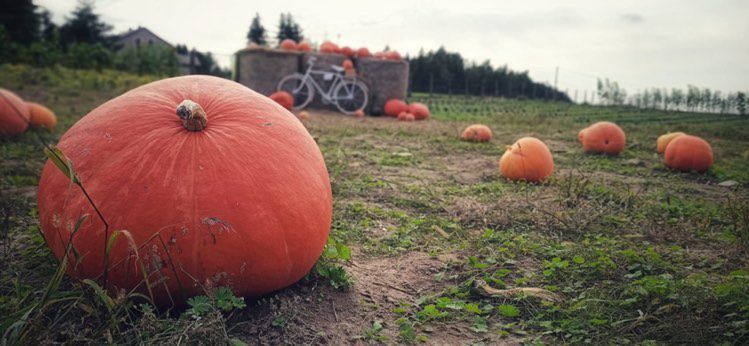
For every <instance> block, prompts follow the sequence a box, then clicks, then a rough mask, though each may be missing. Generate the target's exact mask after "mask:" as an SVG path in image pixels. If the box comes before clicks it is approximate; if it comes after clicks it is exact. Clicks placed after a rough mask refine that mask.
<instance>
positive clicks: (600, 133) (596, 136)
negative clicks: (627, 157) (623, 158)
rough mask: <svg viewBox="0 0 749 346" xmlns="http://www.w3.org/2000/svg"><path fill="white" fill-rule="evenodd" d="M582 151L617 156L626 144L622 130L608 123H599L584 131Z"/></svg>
mask: <svg viewBox="0 0 749 346" xmlns="http://www.w3.org/2000/svg"><path fill="white" fill-rule="evenodd" d="M584 131H585V132H584V135H583V149H584V150H585V151H586V152H592V153H603V154H606V155H617V154H619V153H620V152H621V151H622V150H624V146H625V145H626V144H627V137H626V136H625V135H624V131H622V129H621V128H620V127H619V126H618V125H616V124H614V123H612V122H608V121H600V122H597V123H595V124H593V125H590V126H589V127H588V128H587V129H586V130H584Z"/></svg>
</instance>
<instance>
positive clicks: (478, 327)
mask: <svg viewBox="0 0 749 346" xmlns="http://www.w3.org/2000/svg"><path fill="white" fill-rule="evenodd" d="M472 329H473V331H474V332H476V333H486V332H487V331H488V330H489V328H488V326H487V325H486V320H485V319H483V318H481V316H476V318H475V319H474V320H473V328H472Z"/></svg>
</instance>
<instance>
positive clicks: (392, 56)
mask: <svg viewBox="0 0 749 346" xmlns="http://www.w3.org/2000/svg"><path fill="white" fill-rule="evenodd" d="M384 58H385V59H387V60H401V59H402V58H401V55H400V53H398V52H397V51H394V50H391V51H388V52H385V56H384Z"/></svg>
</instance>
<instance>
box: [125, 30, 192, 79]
mask: <svg viewBox="0 0 749 346" xmlns="http://www.w3.org/2000/svg"><path fill="white" fill-rule="evenodd" d="M114 47H115V50H117V51H121V50H127V49H141V48H145V47H157V48H166V49H173V50H174V46H172V44H171V43H169V42H167V41H166V40H164V39H163V38H161V37H159V36H158V35H156V34H154V33H153V32H152V31H151V30H148V29H147V28H144V27H142V26H139V27H138V28H137V29H131V30H128V31H127V32H125V33H123V34H120V35H118V36H117V37H116V38H115V42H114ZM174 54H175V56H176V57H177V61H178V62H179V66H180V67H179V69H180V73H181V74H183V75H186V74H194V73H195V70H196V68H197V67H200V60H198V59H197V57H196V56H195V50H191V51H185V52H177V50H175V53H174Z"/></svg>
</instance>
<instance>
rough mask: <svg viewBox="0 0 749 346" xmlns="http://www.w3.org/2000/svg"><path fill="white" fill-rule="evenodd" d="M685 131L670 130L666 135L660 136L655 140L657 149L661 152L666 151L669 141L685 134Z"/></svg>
mask: <svg viewBox="0 0 749 346" xmlns="http://www.w3.org/2000/svg"><path fill="white" fill-rule="evenodd" d="M685 134H686V133H684V132H669V133H667V134H665V135H662V136H660V137H658V140H656V141H655V146H656V148H655V149H656V150H657V151H658V153H659V154H663V152H664V151H666V147H667V146H668V143H671V141H672V140H673V139H674V138H676V137H679V136H681V135H685Z"/></svg>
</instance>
